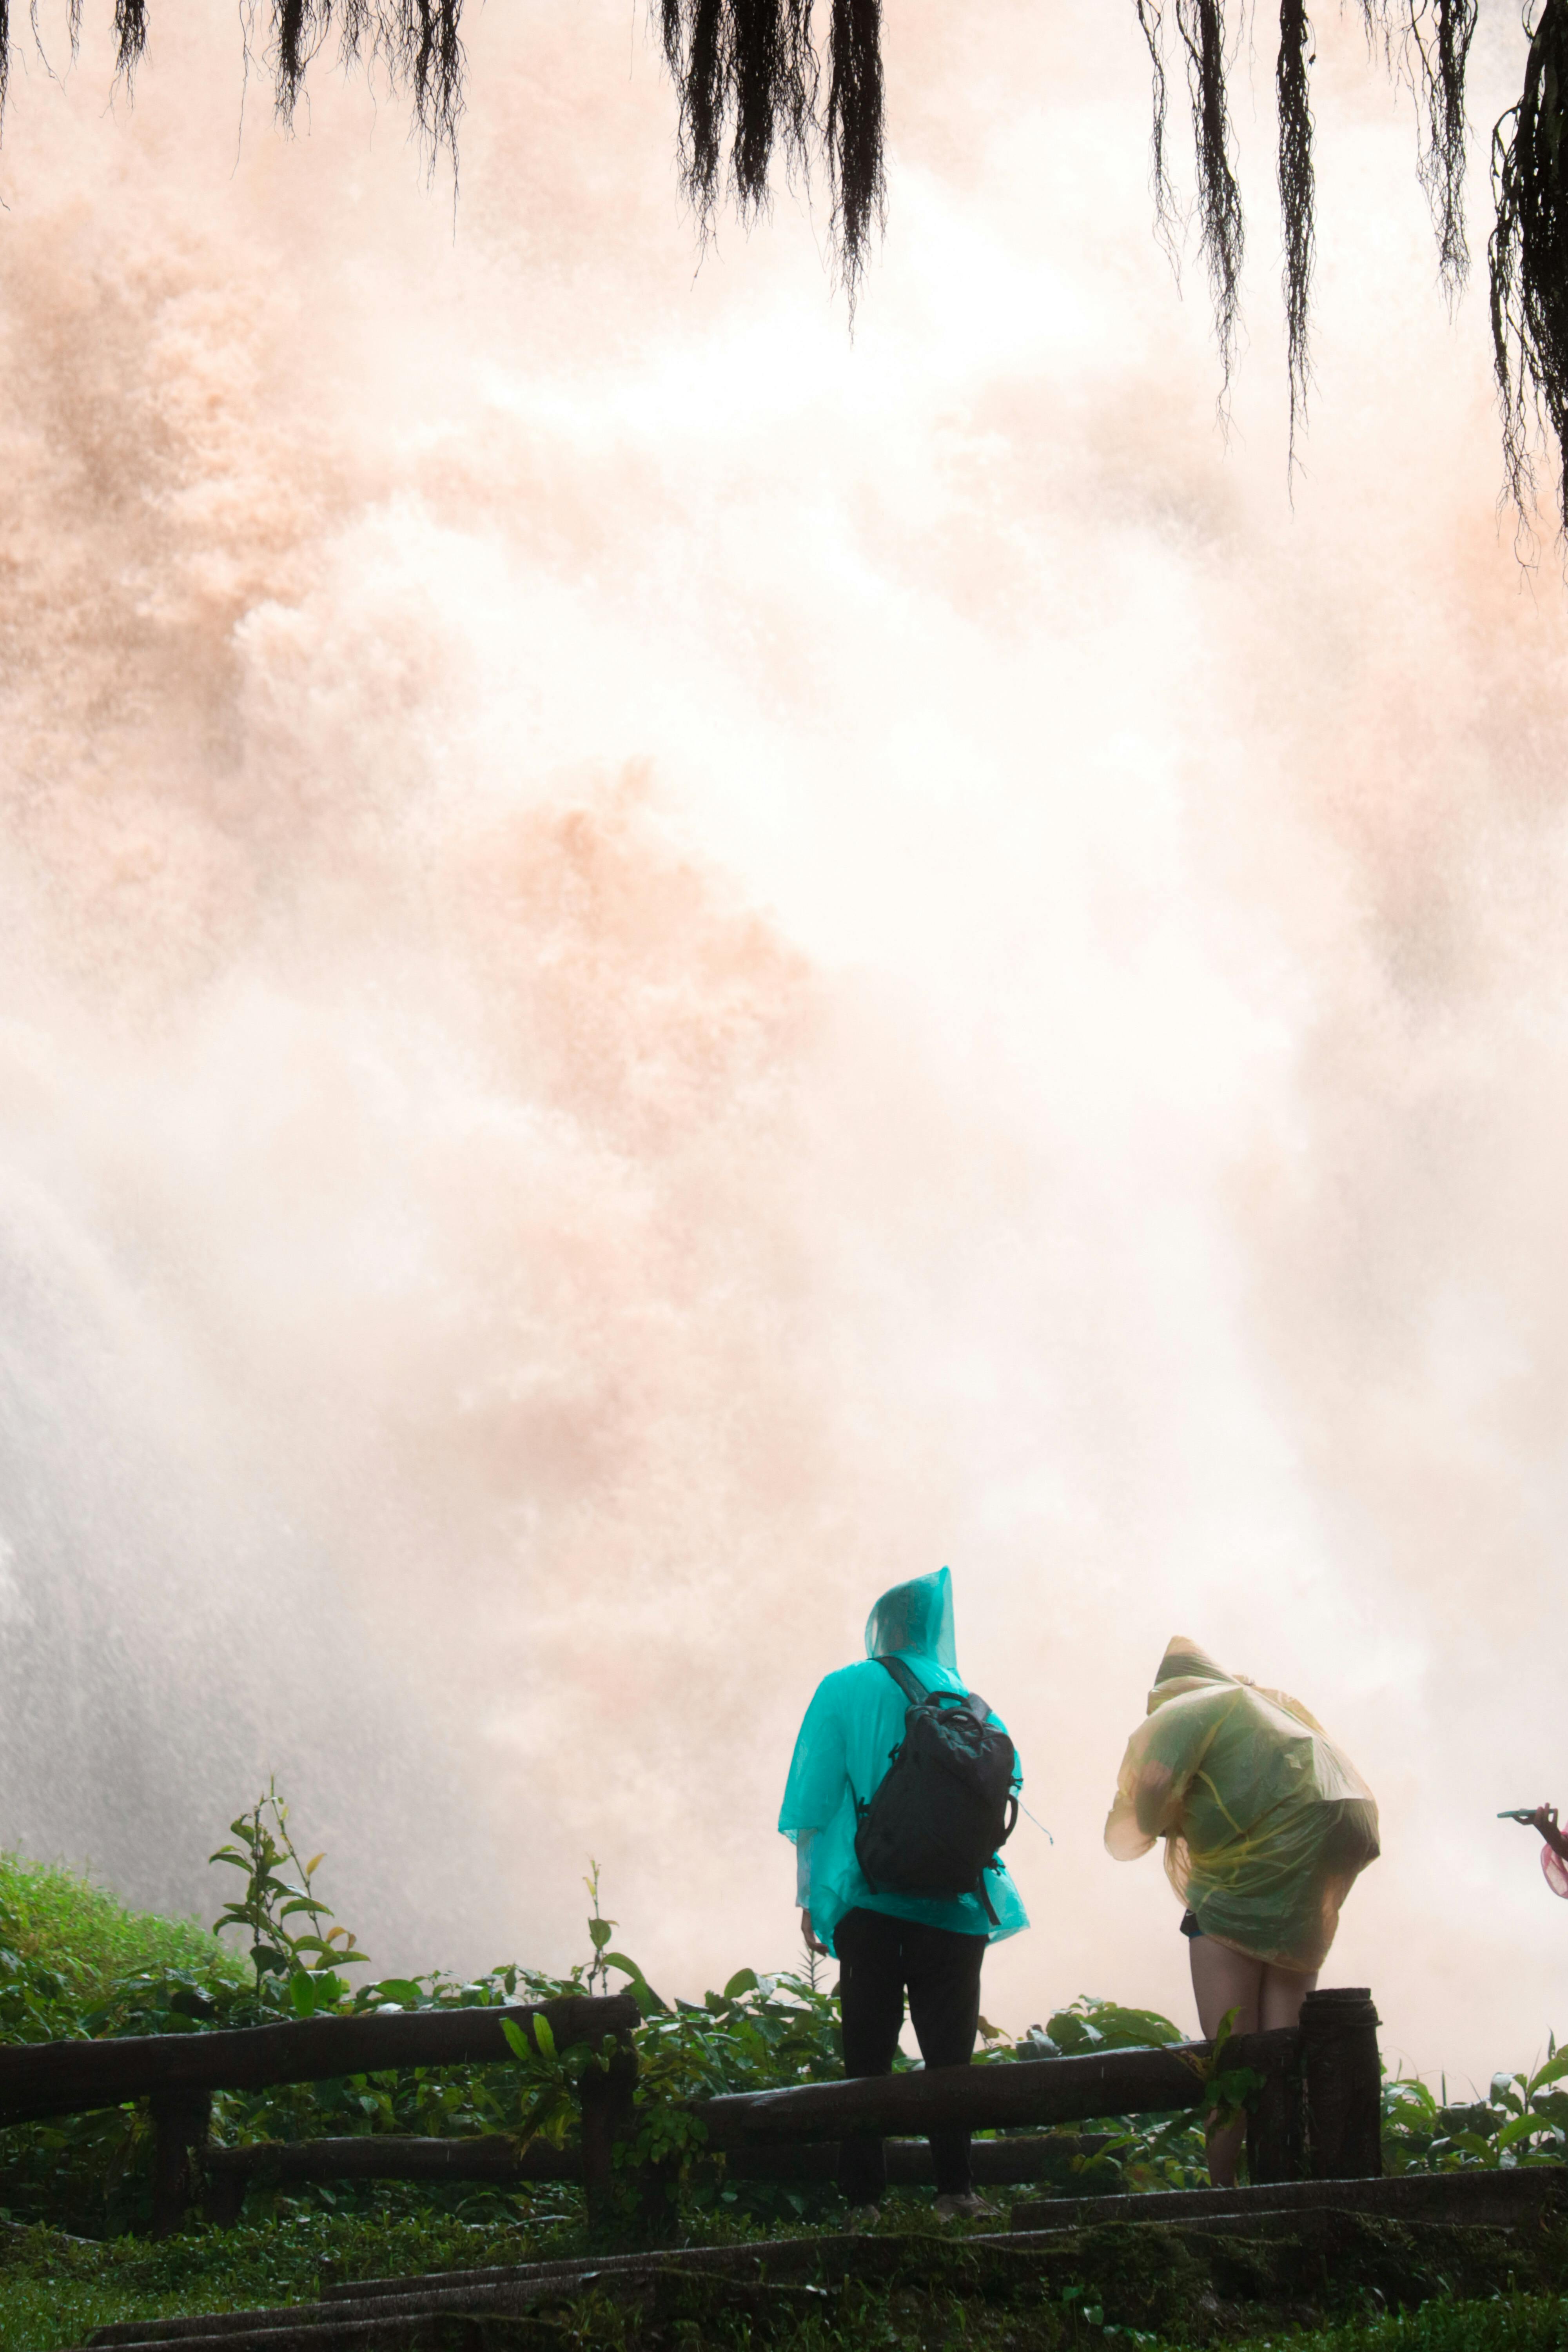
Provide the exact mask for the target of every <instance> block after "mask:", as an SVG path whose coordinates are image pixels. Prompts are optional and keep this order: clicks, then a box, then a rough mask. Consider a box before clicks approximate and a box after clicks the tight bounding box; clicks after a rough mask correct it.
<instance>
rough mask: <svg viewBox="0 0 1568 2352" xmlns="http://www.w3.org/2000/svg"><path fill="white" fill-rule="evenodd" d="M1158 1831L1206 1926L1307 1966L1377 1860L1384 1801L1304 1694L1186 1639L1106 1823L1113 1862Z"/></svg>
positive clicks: (1232, 1941)
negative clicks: (1262, 1682) (1270, 1683)
mask: <svg viewBox="0 0 1568 2352" xmlns="http://www.w3.org/2000/svg"><path fill="white" fill-rule="evenodd" d="M1157 1837H1163V1839H1164V1841H1165V1873H1166V1875H1167V1877H1168V1878H1169V1879H1170V1882H1171V1884H1172V1885H1173V1887H1174V1888H1175V1890H1176V1893H1177V1895H1179V1896H1180V1897H1181V1899H1182V1901H1183V1902H1184V1903H1185V1904H1187V1905H1189V1906H1191V1908H1192V1909H1193V1911H1194V1913H1195V1914H1196V1916H1197V1922H1198V1926H1199V1927H1201V1928H1202V1929H1203V1931H1204V1934H1205V1936H1212V1937H1214V1938H1215V1942H1216V1943H1220V1944H1228V1945H1229V1946H1230V1948H1231V1949H1232V1950H1233V1951H1237V1952H1245V1953H1246V1954H1247V1955H1248V1957H1249V1958H1253V1959H1258V1960H1268V1961H1269V1962H1271V1963H1272V1964H1273V1965H1274V1966H1275V1967H1277V1968H1282V1969H1300V1970H1301V1971H1302V1972H1303V1973H1306V1972H1309V1971H1310V1970H1312V1969H1318V1968H1321V1966H1322V1963H1323V1961H1324V1959H1325V1958H1327V1956H1328V1950H1329V1947H1330V1945H1331V1943H1332V1942H1333V1940H1334V1931H1335V1929H1336V1928H1337V1927H1338V1926H1339V1923H1340V1906H1341V1904H1342V1902H1343V1901H1344V1899H1345V1896H1346V1895H1348V1894H1349V1892H1350V1890H1351V1887H1352V1885H1354V1883H1355V1880H1356V1878H1357V1877H1358V1875H1359V1874H1360V1873H1361V1872H1362V1871H1363V1870H1364V1869H1365V1867H1366V1865H1367V1864H1368V1863H1369V1862H1375V1861H1376V1859H1377V1854H1378V1835H1377V1805H1376V1802H1375V1801H1374V1800H1373V1794H1372V1791H1371V1790H1370V1789H1369V1788H1368V1787H1367V1785H1366V1782H1365V1781H1364V1780H1363V1779H1362V1777H1361V1775H1360V1773H1359V1772H1358V1771H1357V1770H1356V1769H1355V1767H1354V1765H1353V1764H1352V1762H1351V1761H1350V1759H1349V1758H1348V1757H1346V1756H1344V1755H1342V1753H1341V1751H1340V1749H1339V1748H1336V1747H1335V1746H1334V1745H1333V1743H1332V1741H1331V1739H1330V1738H1328V1736H1327V1735H1326V1733H1325V1732H1324V1730H1323V1727H1322V1726H1321V1724H1320V1723H1318V1722H1316V1721H1315V1720H1314V1719H1313V1717H1311V1716H1310V1715H1309V1714H1308V1712H1307V1710H1306V1708H1305V1707H1304V1706H1302V1705H1301V1703H1300V1700H1299V1699H1293V1698H1291V1697H1289V1695H1288V1694H1287V1693H1286V1692H1284V1691H1274V1690H1259V1689H1258V1687H1257V1686H1256V1685H1254V1684H1252V1683H1249V1682H1247V1680H1246V1679H1245V1677H1243V1676H1242V1675H1227V1674H1226V1673H1225V1672H1224V1670H1223V1669H1222V1668H1221V1667H1219V1666H1216V1665H1215V1662H1214V1660H1213V1659H1212V1658H1211V1657H1208V1656H1206V1655H1205V1653H1204V1652H1203V1651H1202V1650H1200V1649H1199V1648H1198V1646H1197V1644H1196V1643H1195V1642H1189V1641H1185V1640H1184V1639H1182V1638H1181V1637H1180V1636H1178V1637H1177V1639H1176V1640H1174V1641H1173V1642H1172V1643H1171V1644H1170V1646H1169V1648H1168V1649H1167V1650H1166V1652H1165V1655H1164V1658H1163V1661H1162V1663H1161V1666H1160V1671H1159V1673H1158V1675H1156V1676H1155V1678H1154V1687H1153V1689H1152V1691H1151V1692H1150V1694H1149V1712H1148V1719H1147V1720H1146V1721H1145V1722H1143V1723H1142V1724H1140V1726H1139V1727H1138V1729H1137V1730H1136V1731H1135V1732H1134V1733H1133V1735H1132V1737H1131V1739H1130V1740H1129V1741H1128V1743H1127V1753H1126V1755H1125V1756H1124V1757H1123V1759H1122V1762H1121V1774H1120V1777H1119V1779H1118V1780H1117V1784H1116V1801H1115V1803H1114V1804H1113V1805H1112V1806H1111V1809H1110V1817H1109V1819H1108V1820H1107V1822H1106V1824H1105V1843H1106V1844H1107V1846H1109V1848H1110V1852H1111V1853H1113V1854H1114V1855H1115V1857H1116V1859H1117V1860H1118V1862H1131V1861H1132V1860H1134V1859H1135V1858H1136V1857H1137V1856H1138V1855H1139V1854H1143V1853H1148V1851H1149V1849H1150V1847H1151V1846H1152V1844H1153V1843H1154V1841H1155V1839H1156V1838H1157Z"/></svg>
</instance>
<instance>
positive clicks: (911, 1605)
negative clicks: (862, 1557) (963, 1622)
mask: <svg viewBox="0 0 1568 2352" xmlns="http://www.w3.org/2000/svg"><path fill="white" fill-rule="evenodd" d="M900 1651H907V1652H909V1653H910V1654H911V1655H913V1656H915V1657H921V1658H934V1659H935V1661H936V1663H937V1664H938V1665H939V1666H945V1667H946V1668H947V1670H948V1672H949V1674H953V1675H955V1674H956V1673H957V1672H958V1651H957V1648H956V1645H955V1643H954V1640H953V1632H952V1577H951V1576H950V1575H949V1573H948V1571H947V1570H946V1569H945V1568H939V1569H938V1570H936V1573H935V1574H934V1575H933V1576H915V1577H911V1578H910V1581H909V1582H908V1583H907V1584H895V1585H894V1586H893V1587H892V1589H891V1591H888V1592H884V1593H883V1595H882V1597H881V1599H880V1601H878V1603H877V1605H876V1607H875V1608H874V1609H873V1610H872V1612H871V1614H870V1615H869V1617H868V1618H867V1620H866V1655H867V1656H868V1658H885V1657H889V1656H897V1655H898V1654H899V1653H900Z"/></svg>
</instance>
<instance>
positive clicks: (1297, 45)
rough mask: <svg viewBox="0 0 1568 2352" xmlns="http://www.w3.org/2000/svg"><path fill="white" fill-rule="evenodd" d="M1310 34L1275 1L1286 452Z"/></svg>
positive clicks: (1303, 296)
mask: <svg viewBox="0 0 1568 2352" xmlns="http://www.w3.org/2000/svg"><path fill="white" fill-rule="evenodd" d="M1311 59H1312V33H1311V27H1310V25H1309V24H1308V22H1307V10H1306V5H1305V0H1279V58H1278V61H1277V63H1276V65H1275V68H1274V86H1275V91H1276V95H1277V98H1278V101H1279V210H1280V213H1281V215H1283V220H1284V228H1285V341H1286V352H1287V361H1288V365H1289V375H1290V448H1289V461H1288V462H1289V464H1290V465H1292V466H1293V465H1294V464H1295V461H1296V433H1297V428H1298V426H1300V425H1304V424H1305V423H1306V418H1307V389H1308V385H1309V383H1310V378H1311V357H1310V351H1309V348H1308V340H1307V330H1308V323H1309V313H1310V303H1311V293H1312V259H1313V253H1314V249H1315V245H1316V229H1315V226H1314V218H1313V214H1314V206H1313V186H1312V110H1311V105H1310V92H1309V89H1308V81H1307V77H1308V69H1309V68H1310V64H1311Z"/></svg>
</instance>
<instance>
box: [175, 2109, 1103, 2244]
mask: <svg viewBox="0 0 1568 2352" xmlns="http://www.w3.org/2000/svg"><path fill="white" fill-rule="evenodd" d="M1114 2145H1115V2135H1114V2134H1113V2133H1110V2132H1098V2133H1093V2132H1091V2133H1089V2134H1088V2135H1085V2134H1082V2133H1078V2132H1019V2133H1016V2134H1014V2135H1013V2136H1012V2137H1009V2138H1006V2139H983V2140H977V2141H976V2142H975V2145H974V2148H973V2168H974V2177H975V2179H976V2180H978V2181H980V2182H982V2183H984V2184H985V2185H988V2186H1003V2185H1013V2186H1017V2185H1019V2184H1022V2183H1026V2182H1030V2181H1040V2180H1048V2179H1054V2178H1056V2176H1057V2175H1058V2173H1061V2174H1063V2175H1064V2176H1065V2175H1066V2173H1067V2171H1068V2168H1069V2167H1070V2165H1071V2163H1072V2160H1073V2158H1075V2157H1080V2156H1081V2157H1094V2156H1098V2155H1099V2154H1100V2151H1101V2150H1102V2149H1103V2148H1107V2147H1113V2146H1114ZM837 2155H838V2151H837V2147H834V2146H832V2145H823V2146H819V2147H753V2148H740V2149H737V2150H736V2151H735V2152H734V2154H733V2155H732V2156H731V2158H730V2159H729V2166H730V2171H731V2175H732V2176H733V2177H735V2178H737V2179H742V2180H778V2181H830V2180H832V2179H833V2177H834V2172H835V2168H836V2166H837ZM887 2156H888V2178H889V2180H890V2181H892V2182H893V2183H894V2184H895V2185H900V2184H906V2183H907V2184H910V2185H913V2184H914V2183H916V2182H918V2181H922V2180H930V2179H931V2178H932V2174H933V2163H932V2157H931V2147H930V2143H929V2142H928V2141H926V2140H923V2139H895V2140H890V2141H889V2143H888V2151H887ZM201 2160H202V2169H203V2171H204V2172H205V2176H206V2199H205V2204H206V2213H207V2219H208V2220H209V2221H216V2222H220V2223H224V2224H227V2223H229V2222H232V2221H236V2220H237V2218H238V2215H239V2210H240V2207H241V2205H242V2203H243V2201H244V2199H245V2195H246V2191H247V2189H251V2188H262V2189H275V2188H290V2187H293V2186H295V2185H296V2184H298V2183H299V2182H300V2181H307V2180H480V2181H493V2182H496V2183H500V2184H503V2185H510V2184H513V2183H517V2182H521V2181H529V2180H567V2181H576V2182H580V2181H581V2180H582V2178H583V2159H582V2157H581V2155H580V2153H579V2152H578V2150H577V2149H576V2148H556V2147H550V2146H549V2145H548V2143H547V2142H545V2141H543V2140H534V2141H531V2143H530V2144H529V2146H527V2147H523V2148H521V2149H520V2148H519V2147H518V2144H517V2142H516V2140H515V2139H511V2138H509V2137H507V2136H506V2134H504V2133H502V2132H483V2133H478V2134H472V2135H469V2136H468V2137H462V2138H457V2139H415V2138H405V2137H400V2136H398V2135H397V2134H395V2133H392V2132H373V2133H361V2134H357V2135H356V2136H355V2137H353V2138H352V2139H310V2140H256V2141H252V2142H251V2143H249V2144H248V2145H247V2146H246V2147H206V2148H205V2149H204V2150H203V2151H202V2159H201Z"/></svg>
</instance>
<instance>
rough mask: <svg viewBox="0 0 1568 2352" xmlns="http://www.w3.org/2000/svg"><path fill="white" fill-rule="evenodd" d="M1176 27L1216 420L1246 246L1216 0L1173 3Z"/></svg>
mask: <svg viewBox="0 0 1568 2352" xmlns="http://www.w3.org/2000/svg"><path fill="white" fill-rule="evenodd" d="M1176 24H1177V26H1178V28H1179V30H1180V32H1181V36H1182V41H1183V44H1184V47H1185V49H1186V52H1187V86H1188V89H1189V90H1190V91H1191V93H1192V101H1193V135H1194V140H1195V142H1196V144H1197V164H1198V172H1197V176H1198V224H1199V237H1200V244H1201V247H1202V250H1203V256H1204V259H1205V263H1206V264H1207V267H1208V274H1209V290H1210V292H1211V294H1212V295H1213V298H1214V313H1215V340H1216V341H1217V342H1218V344H1219V356H1220V366H1221V369H1222V370H1223V384H1222V389H1221V393H1220V407H1221V412H1222V414H1223V413H1224V411H1225V406H1226V394H1228V392H1229V390H1230V379H1231V372H1232V369H1233V367H1234V366H1235V362H1236V333H1237V320H1238V316H1239V311H1240V299H1241V262H1242V254H1243V251H1244V249H1245V245H1246V234H1245V230H1244V228H1243V225H1242V214H1241V190H1240V189H1239V188H1238V187H1237V184H1236V174H1235V173H1234V172H1233V171H1232V170H1231V164H1230V148H1231V136H1230V114H1229V110H1228V104H1227V101H1226V87H1225V14H1224V8H1223V5H1222V0H1176Z"/></svg>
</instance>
